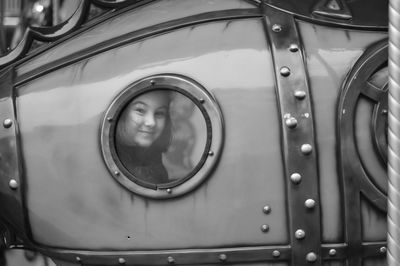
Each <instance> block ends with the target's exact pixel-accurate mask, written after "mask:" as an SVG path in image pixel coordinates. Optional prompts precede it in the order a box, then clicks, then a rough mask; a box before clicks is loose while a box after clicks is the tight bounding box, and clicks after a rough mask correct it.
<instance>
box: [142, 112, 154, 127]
mask: <svg viewBox="0 0 400 266" xmlns="http://www.w3.org/2000/svg"><path fill="white" fill-rule="evenodd" d="M144 124H145V126H147V127H154V126H155V125H156V120H155V119H154V115H152V114H148V115H146V117H145V121H144Z"/></svg>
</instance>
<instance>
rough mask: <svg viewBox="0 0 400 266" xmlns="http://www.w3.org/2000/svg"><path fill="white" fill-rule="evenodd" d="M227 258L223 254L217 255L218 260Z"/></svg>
mask: <svg viewBox="0 0 400 266" xmlns="http://www.w3.org/2000/svg"><path fill="white" fill-rule="evenodd" d="M227 258H228V257H227V256H226V255H225V254H220V255H219V256H218V259H219V260H220V261H226V260H227Z"/></svg>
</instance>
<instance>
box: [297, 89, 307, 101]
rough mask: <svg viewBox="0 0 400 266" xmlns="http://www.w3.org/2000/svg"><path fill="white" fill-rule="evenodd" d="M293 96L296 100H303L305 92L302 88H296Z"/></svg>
mask: <svg viewBox="0 0 400 266" xmlns="http://www.w3.org/2000/svg"><path fill="white" fill-rule="evenodd" d="M294 97H296V99H298V100H303V99H304V98H306V92H305V91H302V90H297V91H295V92H294Z"/></svg>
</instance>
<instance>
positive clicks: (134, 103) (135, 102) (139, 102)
mask: <svg viewBox="0 0 400 266" xmlns="http://www.w3.org/2000/svg"><path fill="white" fill-rule="evenodd" d="M137 104H143V105H146V106H147V104H146V103H145V102H142V101H134V102H133V105H137Z"/></svg>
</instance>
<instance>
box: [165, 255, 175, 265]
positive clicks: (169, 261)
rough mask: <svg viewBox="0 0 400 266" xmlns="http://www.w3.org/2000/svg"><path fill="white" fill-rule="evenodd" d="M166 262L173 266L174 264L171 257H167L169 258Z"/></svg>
mask: <svg viewBox="0 0 400 266" xmlns="http://www.w3.org/2000/svg"><path fill="white" fill-rule="evenodd" d="M167 261H168V263H169V264H174V263H175V260H174V258H173V257H171V256H169V257H168V258H167Z"/></svg>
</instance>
